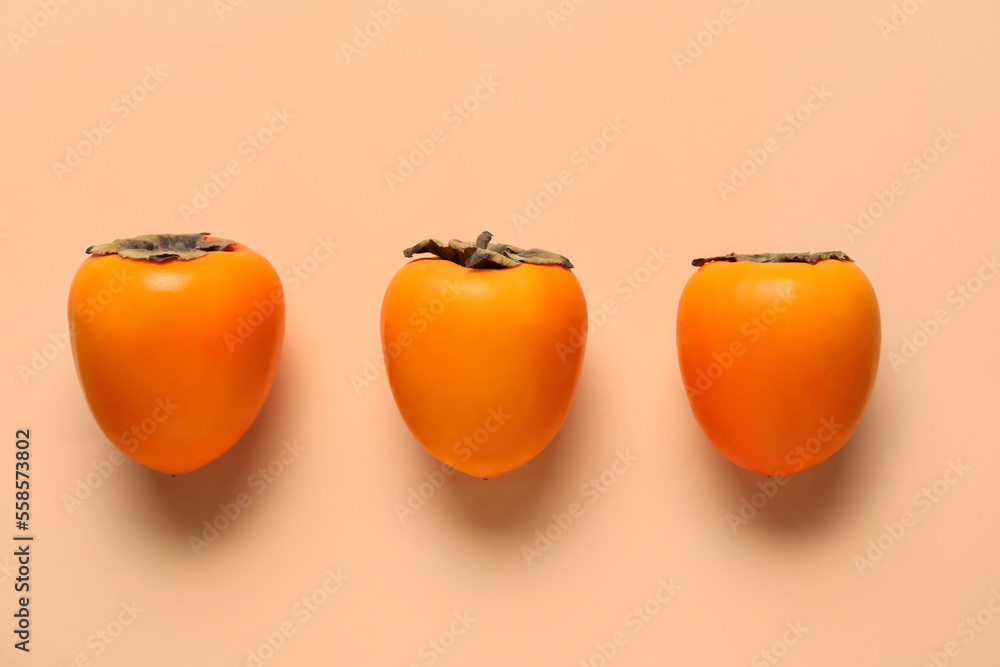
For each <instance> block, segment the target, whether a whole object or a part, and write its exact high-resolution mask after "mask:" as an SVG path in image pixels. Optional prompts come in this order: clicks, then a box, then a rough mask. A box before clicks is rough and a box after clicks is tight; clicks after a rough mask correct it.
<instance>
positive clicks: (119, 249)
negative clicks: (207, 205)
mask: <svg viewBox="0 0 1000 667" xmlns="http://www.w3.org/2000/svg"><path fill="white" fill-rule="evenodd" d="M208 236H209V233H208V232H200V233H198V234H146V235H143V236H136V237H135V238H131V239H115V240H114V241H112V242H111V243H104V244H101V245H92V246H90V247H89V248H87V253H88V254H90V255H118V256H120V257H124V258H125V259H150V260H153V261H154V262H162V261H164V260H167V259H182V260H186V259H197V258H199V257H203V256H205V255H207V254H208V253H210V252H219V251H220V250H225V249H226V248H228V247H229V246H231V245H236V241H233V240H232V239H213V240H211V241H210V240H208Z"/></svg>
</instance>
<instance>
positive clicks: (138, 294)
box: [69, 234, 285, 473]
mask: <svg viewBox="0 0 1000 667" xmlns="http://www.w3.org/2000/svg"><path fill="white" fill-rule="evenodd" d="M87 253H88V254H90V257H88V258H87V259H86V260H84V262H83V264H82V265H81V266H80V268H79V269H78V270H77V272H76V275H75V277H74V278H73V283H72V286H71V287H70V294H69V323H70V334H71V338H72V348H73V359H74V361H75V363H76V369H77V375H78V376H79V379H80V384H81V385H82V387H83V392H84V395H85V396H86V399H87V403H88V405H89V406H90V410H91V412H92V413H93V415H94V418H95V419H96V421H97V425H98V426H99V427H100V428H101V430H102V431H103V432H104V434H105V435H106V436H107V437H108V439H109V440H111V442H112V443H114V445H115V446H116V447H118V448H119V449H121V450H122V451H123V452H124V453H125V454H127V455H128V456H129V457H131V458H132V459H134V460H135V461H138V462H139V463H141V464H142V465H145V466H147V467H149V468H152V469H154V470H159V471H161V472H166V473H183V472H188V471H190V470H194V469H196V468H199V467H201V466H203V465H205V464H207V463H209V462H211V461H213V460H214V459H216V458H218V457H219V456H221V455H222V454H223V453H224V452H225V451H226V450H228V449H229V448H230V447H231V446H232V445H233V444H234V443H235V442H236V441H237V440H239V439H240V437H241V436H242V435H243V433H244V432H245V431H246V430H247V429H248V428H249V427H250V425H251V424H252V423H253V421H254V419H256V417H257V414H258V413H259V412H260V410H261V407H263V405H264V401H265V399H266V398H267V395H268V393H269V391H270V389H271V384H272V382H273V380H274V376H275V373H276V371H277V368H278V360H279V357H280V354H281V343H282V338H283V336H284V327H285V301H284V292H283V290H282V287H281V280H280V279H279V277H278V274H277V273H276V272H275V270H274V268H273V267H272V266H271V265H270V263H268V261H267V260H266V259H264V257H262V256H261V255H259V254H257V253H256V252H254V251H253V250H251V249H249V248H247V247H246V246H244V245H241V244H239V243H236V242H235V241H231V240H229V239H215V238H212V237H210V236H208V234H164V235H150V236H139V237H136V238H132V239H118V240H117V241H115V242H114V243H109V244H106V245H100V246H91V247H90V248H88V249H87Z"/></svg>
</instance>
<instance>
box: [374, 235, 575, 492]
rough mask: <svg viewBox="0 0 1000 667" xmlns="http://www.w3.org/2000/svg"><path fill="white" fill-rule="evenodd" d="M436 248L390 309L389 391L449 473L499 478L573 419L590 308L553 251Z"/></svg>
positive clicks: (415, 266) (386, 324) (386, 332)
mask: <svg viewBox="0 0 1000 667" xmlns="http://www.w3.org/2000/svg"><path fill="white" fill-rule="evenodd" d="M491 238H492V235H491V234H489V232H484V233H483V234H481V235H480V237H479V239H477V242H476V243H475V244H472V243H463V242H461V241H451V242H450V243H448V244H445V243H442V242H440V241H437V240H434V239H428V240H426V241H424V242H422V243H419V244H417V245H416V246H413V247H412V248H407V249H406V250H404V251H403V252H404V255H405V256H406V257H412V256H413V255H414V254H417V253H425V252H429V253H433V254H435V255H437V257H434V258H424V259H416V260H414V261H412V262H409V263H408V264H406V265H404V266H403V268H402V269H400V270H399V272H398V273H397V274H396V275H395V277H394V278H393V279H392V281H391V282H390V283H389V286H388V288H387V289H386V292H385V298H384V300H383V302H382V313H381V338H382V348H383V354H384V357H385V362H386V370H387V374H388V378H389V386H390V388H391V390H392V395H393V398H394V399H395V401H396V405H397V406H398V408H399V412H400V414H401V415H402V417H403V421H404V422H405V423H406V425H407V427H409V429H410V432H411V433H413V435H414V437H415V438H416V439H417V440H418V441H419V442H420V444H422V445H423V446H424V447H425V448H426V449H427V451H429V452H430V453H431V454H432V455H434V456H435V457H436V458H437V459H439V460H440V461H442V462H443V463H446V464H447V465H449V466H451V467H453V468H456V469H458V470H461V471H462V472H465V473H468V474H470V475H475V476H476V477H483V478H489V477H495V476H497V475H500V474H503V473H505V472H507V471H509V470H513V469H514V468H517V467H518V466H521V465H523V464H524V463H526V462H528V461H530V460H531V459H533V458H534V457H535V456H537V455H538V454H539V452H541V451H542V450H543V449H544V448H545V447H546V446H547V445H548V444H549V442H550V441H551V440H552V438H553V437H555V435H556V433H557V432H558V431H559V429H560V427H561V426H562V424H563V421H564V420H565V419H566V415H567V413H568V412H569V408H570V404H571V403H572V401H573V394H574V392H575V391H576V385H577V381H578V379H579V376H580V369H581V365H582V363H583V354H584V346H585V340H586V330H587V303H586V300H585V298H584V295H583V290H582V289H581V287H580V283H579V282H578V281H577V279H576V276H575V275H574V274H573V272H572V271H571V270H570V269H571V268H572V264H570V262H569V260H567V259H566V258H565V257H562V256H560V255H555V254H553V253H549V252H546V251H542V250H521V249H520V248H514V247H512V246H508V245H504V244H498V243H490V239H491Z"/></svg>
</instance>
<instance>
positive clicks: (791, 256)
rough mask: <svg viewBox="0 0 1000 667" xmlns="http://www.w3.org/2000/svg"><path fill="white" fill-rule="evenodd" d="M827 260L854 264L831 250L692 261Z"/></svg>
mask: <svg viewBox="0 0 1000 667" xmlns="http://www.w3.org/2000/svg"><path fill="white" fill-rule="evenodd" d="M827 259H836V260H840V261H841V262H853V261H854V260H853V259H851V258H850V257H848V256H847V254H846V253H843V252H841V251H840V250H830V251H827V252H814V253H808V252H769V253H762V254H758V255H738V254H736V253H735V252H731V253H729V254H728V255H719V256H718V257H701V258H698V259H693V260H691V265H692V266H705V265H706V264H710V263H711V262H756V263H758V264H780V263H790V262H799V263H804V264H816V263H817V262H822V261H824V260H827Z"/></svg>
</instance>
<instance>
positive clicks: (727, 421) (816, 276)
mask: <svg viewBox="0 0 1000 667" xmlns="http://www.w3.org/2000/svg"><path fill="white" fill-rule="evenodd" d="M880 348H881V319H880V315H879V307H878V300H877V299H876V296H875V290H874V289H873V288H872V285H871V283H870V282H869V281H868V278H867V277H866V276H865V274H864V272H862V271H861V269H859V268H858V267H857V266H856V265H855V264H854V263H852V262H849V261H840V260H835V259H827V260H823V261H819V262H817V263H816V264H808V263H803V262H782V263H756V262H749V261H740V262H710V263H708V264H705V265H704V266H702V267H701V268H700V269H698V270H697V271H696V272H695V273H694V275H693V276H692V277H691V279H690V280H689V281H688V283H687V285H686V286H685V288H684V291H683V292H682V294H681V298H680V304H679V306H678V311H677V352H678V358H679V361H680V370H681V377H682V379H683V381H684V386H685V389H686V393H687V395H688V400H689V402H690V404H691V409H692V411H693V413H694V416H695V419H696V420H697V422H698V424H699V425H700V426H701V428H702V430H703V431H704V433H705V435H706V436H707V437H708V439H709V440H710V441H711V442H712V444H713V445H714V446H715V447H716V449H718V450H719V451H720V452H721V453H722V454H723V455H725V456H726V458H728V459H729V460H730V461H732V462H733V463H735V464H737V465H739V466H742V467H743V468H747V469H748V470H754V471H756V472H759V473H763V474H766V475H787V474H791V473H795V472H799V471H801V470H805V469H806V468H809V467H811V466H814V465H816V464H817V463H820V462H822V461H824V460H826V459H827V458H829V457H830V456H832V455H833V454H834V453H836V452H837V451H838V450H839V449H840V448H841V447H842V446H843V445H844V443H846V442H847V440H848V439H849V438H850V437H851V434H852V433H853V432H854V430H855V428H856V427H857V425H858V422H859V420H860V419H861V415H862V413H863V411H864V408H865V405H866V403H867V402H868V398H869V396H870V395H871V392H872V388H873V386H874V384H875V375H876V372H877V370H878V363H879V355H880Z"/></svg>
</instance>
